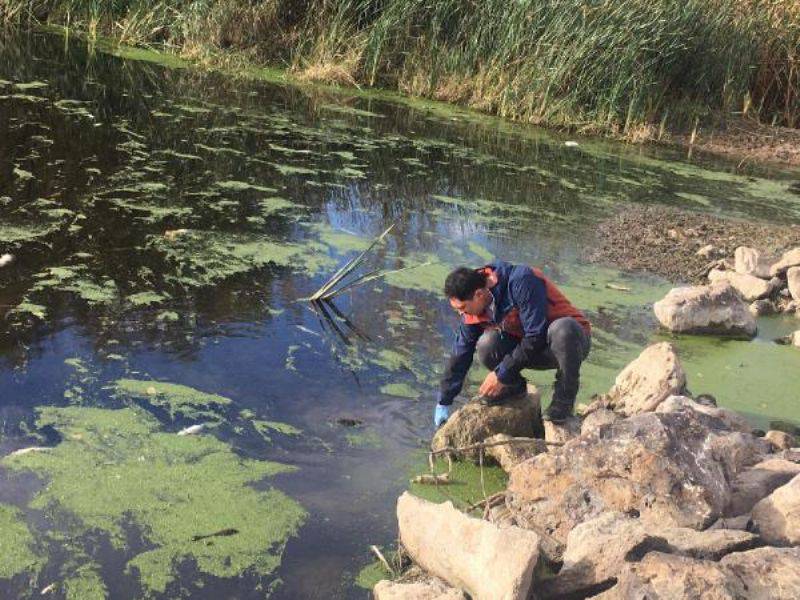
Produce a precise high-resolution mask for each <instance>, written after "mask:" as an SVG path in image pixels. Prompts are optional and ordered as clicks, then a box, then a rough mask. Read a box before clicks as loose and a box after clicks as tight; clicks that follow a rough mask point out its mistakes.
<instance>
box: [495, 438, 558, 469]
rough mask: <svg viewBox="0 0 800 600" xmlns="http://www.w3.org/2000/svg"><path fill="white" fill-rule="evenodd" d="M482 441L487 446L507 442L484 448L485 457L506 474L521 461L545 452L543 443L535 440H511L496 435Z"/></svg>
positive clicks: (545, 446) (545, 447)
mask: <svg viewBox="0 0 800 600" xmlns="http://www.w3.org/2000/svg"><path fill="white" fill-rule="evenodd" d="M484 441H485V443H487V444H492V443H496V442H509V443H507V444H503V445H500V446H489V447H488V448H486V456H488V457H490V458H492V459H493V460H494V461H495V462H497V464H499V465H500V467H501V468H502V469H503V470H504V471H505V472H506V473H509V472H510V471H511V469H513V468H514V467H515V466H517V465H518V464H519V463H521V462H522V461H524V460H527V459H529V458H530V457H532V456H536V455H537V454H541V453H542V452H547V444H545V441H544V440H540V439H536V438H512V437H511V436H510V435H506V434H505V433H498V434H497V435H493V436H492V437H490V438H487V439H486V440H484Z"/></svg>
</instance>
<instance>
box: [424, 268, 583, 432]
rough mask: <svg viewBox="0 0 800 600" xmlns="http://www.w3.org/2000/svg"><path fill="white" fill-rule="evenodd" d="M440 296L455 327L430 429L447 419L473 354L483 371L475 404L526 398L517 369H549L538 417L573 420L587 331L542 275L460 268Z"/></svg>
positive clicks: (527, 270) (517, 270)
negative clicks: (550, 383) (550, 382)
mask: <svg viewBox="0 0 800 600" xmlns="http://www.w3.org/2000/svg"><path fill="white" fill-rule="evenodd" d="M444 293H445V296H446V297H447V298H448V300H449V301H450V306H452V307H453V309H454V310H456V311H457V312H458V313H459V314H460V315H461V324H460V326H459V328H458V332H457V335H456V341H455V344H454V345H453V351H452V354H451V356H450V359H449V360H448V361H447V365H446V367H445V372H444V376H443V377H442V382H441V387H440V390H439V397H438V402H437V404H436V411H435V413H434V424H435V426H436V427H439V426H441V425H442V423H444V422H445V421H446V420H447V418H448V416H449V415H450V405H451V404H452V403H453V399H454V398H455V397H456V396H457V395H458V393H459V392H460V391H461V387H462V386H463V384H464V378H465V377H466V375H467V371H469V368H470V366H471V365H472V355H473V353H474V352H475V351H476V350H477V353H478V359H479V360H480V361H481V363H483V365H484V366H485V367H486V368H487V369H489V374H488V375H487V376H486V379H484V381H483V383H482V384H481V387H480V390H479V393H480V398H479V400H480V401H481V402H483V403H485V404H489V405H491V404H501V403H503V402H505V401H507V400H509V399H510V398H513V397H516V396H519V395H521V394H525V393H526V386H527V382H526V381H525V379H524V378H523V377H522V375H520V371H521V370H522V369H555V370H556V377H555V386H554V389H553V399H552V402H551V403H550V406H549V407H548V409H547V411H546V412H545V415H544V418H545V419H547V420H550V421H553V422H555V423H558V422H562V421H564V420H565V419H567V417H569V416H570V415H571V414H572V410H573V407H574V405H575V397H576V396H577V394H578V387H579V384H580V369H581V363H582V362H583V361H584V360H585V359H586V357H587V355H588V354H589V348H590V346H591V325H590V324H589V321H588V319H587V318H586V317H585V316H584V314H583V313H582V312H581V311H580V310H578V309H577V308H575V307H574V306H573V305H572V304H571V303H570V302H569V300H567V298H566V297H565V296H564V294H562V293H561V292H560V291H559V289H558V288H557V287H556V286H555V285H553V283H552V282H551V281H550V280H549V279H547V278H546V277H545V276H544V275H543V274H542V272H541V271H540V270H538V269H535V268H531V267H528V266H525V265H512V264H510V263H507V262H503V261H496V262H494V263H492V264H489V265H487V266H485V267H483V268H480V269H469V268H466V267H459V268H458V269H456V270H454V271H453V272H452V273H450V274H449V275H448V276H447V279H446V280H445V284H444Z"/></svg>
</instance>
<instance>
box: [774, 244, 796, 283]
mask: <svg viewBox="0 0 800 600" xmlns="http://www.w3.org/2000/svg"><path fill="white" fill-rule="evenodd" d="M798 266H800V248H795V249H793V250H789V251H788V252H784V253H783V256H781V258H780V260H778V261H777V262H776V263H774V264H773V265H772V266H771V267H770V268H769V274H770V276H772V277H775V276H776V275H783V274H784V273H785V272H786V271H788V270H789V269H790V268H791V267H798Z"/></svg>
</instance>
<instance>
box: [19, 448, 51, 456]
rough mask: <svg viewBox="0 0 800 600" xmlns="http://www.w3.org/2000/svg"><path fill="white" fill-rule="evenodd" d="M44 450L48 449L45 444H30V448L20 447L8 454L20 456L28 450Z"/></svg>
mask: <svg viewBox="0 0 800 600" xmlns="http://www.w3.org/2000/svg"><path fill="white" fill-rule="evenodd" d="M46 450H50V448H47V447H45V446H31V447H30V448H20V449H19V450H14V451H13V452H12V453H11V454H9V456H22V455H23V454H28V453H29V452H45V451H46Z"/></svg>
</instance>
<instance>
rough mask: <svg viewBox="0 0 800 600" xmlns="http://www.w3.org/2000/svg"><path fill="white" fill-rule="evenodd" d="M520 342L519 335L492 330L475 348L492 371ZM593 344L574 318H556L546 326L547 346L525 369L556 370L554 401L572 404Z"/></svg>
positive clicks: (480, 358)
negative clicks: (583, 364)
mask: <svg viewBox="0 0 800 600" xmlns="http://www.w3.org/2000/svg"><path fill="white" fill-rule="evenodd" d="M518 344H519V338H515V337H513V336H511V335H508V334H507V333H505V332H502V331H498V330H496V329H492V330H488V331H486V332H484V333H483V335H481V337H480V338H479V339H478V344H477V346H476V348H475V350H476V352H477V354H478V360H479V361H481V363H482V364H483V366H484V367H486V368H487V369H489V370H490V371H493V370H494V369H495V368H496V367H497V365H499V364H500V362H501V361H502V360H503V358H505V356H506V355H507V354H509V353H511V352H513V351H514V349H515V348H516V347H517V345H518ZM591 345H592V341H591V337H590V336H589V335H587V333H586V331H584V329H583V327H581V325H580V323H578V322H577V321H576V320H575V319H573V318H572V317H562V318H560V319H556V320H555V321H553V322H552V323H550V327H548V328H547V346H546V347H545V348H544V349H543V350H542V351H541V352H540V353H539V354H537V355H536V356H534V357H533V359H532V360H531V361H530V362H529V363H527V364H525V365H523V368H524V369H537V370H548V369H556V381H555V385H554V386H553V402H559V403H561V402H563V403H566V404H569V405H570V406H572V405H573V404H574V403H575V397H576V396H577V395H578V388H579V387H580V371H581V363H582V362H583V361H584V360H586V357H587V356H588V355H589V349H590V348H591ZM520 379H522V377H521V376H520Z"/></svg>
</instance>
